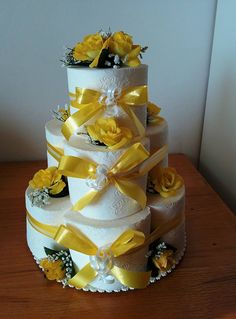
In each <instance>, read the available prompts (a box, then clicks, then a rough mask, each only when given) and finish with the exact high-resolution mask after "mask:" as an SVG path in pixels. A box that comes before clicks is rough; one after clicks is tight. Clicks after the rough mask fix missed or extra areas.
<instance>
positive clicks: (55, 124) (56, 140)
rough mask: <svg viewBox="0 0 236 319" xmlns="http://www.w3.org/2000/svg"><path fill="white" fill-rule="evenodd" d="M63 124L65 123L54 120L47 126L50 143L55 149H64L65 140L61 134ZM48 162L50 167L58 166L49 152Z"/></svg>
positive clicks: (46, 132) (46, 131)
mask: <svg viewBox="0 0 236 319" xmlns="http://www.w3.org/2000/svg"><path fill="white" fill-rule="evenodd" d="M62 124H63V122H61V121H59V120H57V119H53V120H51V121H49V122H47V123H46V125H45V134H46V140H47V142H48V143H50V144H51V145H52V146H54V147H59V148H61V149H64V142H65V138H64V136H63V135H62V133H61V126H62ZM47 162H48V167H50V166H58V162H57V160H56V159H55V158H54V157H53V156H52V155H51V154H49V152H47Z"/></svg>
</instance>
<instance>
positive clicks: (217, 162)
mask: <svg viewBox="0 0 236 319" xmlns="http://www.w3.org/2000/svg"><path fill="white" fill-rule="evenodd" d="M213 75H214V70H213ZM210 81H211V80H210ZM235 83H236V81H235V76H234V74H233V71H232V68H231V65H230V63H229V64H228V65H227V64H225V65H224V70H223V71H222V70H221V73H220V78H218V79H217V77H216V82H214V80H213V81H212V83H210V86H209V97H208V101H207V106H206V116H205V123H204V132H203V140H202V149H201V159H200V166H199V170H200V172H201V173H202V174H203V175H204V177H205V178H206V179H207V181H208V182H209V183H210V184H211V186H212V187H213V188H214V189H215V191H216V192H218V193H219V195H220V196H221V197H222V198H223V200H224V201H225V202H226V203H227V205H228V206H229V207H230V208H231V210H232V211H233V212H234V213H235V214H236V170H235V168H234V167H235V161H236V147H235V145H236V144H235V134H236V127H235V115H236V111H235V97H236V95H235Z"/></svg>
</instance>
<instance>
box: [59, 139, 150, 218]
mask: <svg viewBox="0 0 236 319" xmlns="http://www.w3.org/2000/svg"><path fill="white" fill-rule="evenodd" d="M132 151H134V152H132ZM148 151H149V139H148V138H143V139H142V140H141V142H140V143H136V144H133V145H132V146H130V147H125V148H121V149H119V150H116V151H112V152H111V151H109V150H108V149H107V148H106V147H103V146H96V145H91V144H89V143H87V142H86V140H84V141H83V140H81V139H80V138H78V137H77V136H73V137H72V138H71V139H70V141H69V142H66V143H65V148H64V154H65V156H64V157H63V161H62V162H61V163H60V165H59V169H61V170H62V174H65V175H66V176H67V177H68V185H69V194H70V199H71V202H72V204H73V207H74V208H73V209H74V210H76V211H80V213H81V214H82V215H83V216H85V217H87V218H92V219H98V220H114V219H119V218H122V217H127V216H129V215H132V214H134V213H136V212H137V211H139V210H140V209H142V208H143V207H145V205H146V202H145V200H144V198H146V187H147V174H144V175H142V176H138V177H137V176H135V177H134V175H133V174H134V173H133V169H132V165H133V164H131V165H130V164H129V165H128V166H127V165H126V164H127V157H126V155H127V153H129V161H131V162H132V161H133V163H136V162H138V161H139V157H140V156H145V157H146V158H147V153H148ZM130 155H131V156H130ZM124 157H125V158H124ZM130 157H131V159H130ZM65 162H66V164H65ZM122 165H126V172H127V171H128V173H124V171H122V170H121V171H120V172H119V169H120V168H121V167H122ZM72 166H73V167H72ZM135 166H136V167H135V168H134V170H135V169H136V168H137V167H138V165H136V164H135ZM94 167H96V169H95V175H96V176H95V178H91V170H92V169H94ZM114 167H115V168H114ZM112 168H113V170H112ZM130 168H131V169H130ZM78 171H79V174H78V173H77V172H78ZM111 171H112V172H111ZM114 171H115V173H114ZM111 173H114V174H113V175H112V174H111ZM82 175H83V176H82ZM78 176H79V177H78ZM104 184H105V185H104ZM132 193H133V194H132Z"/></svg>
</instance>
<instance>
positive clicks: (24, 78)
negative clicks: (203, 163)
mask: <svg viewBox="0 0 236 319" xmlns="http://www.w3.org/2000/svg"><path fill="white" fill-rule="evenodd" d="M215 5H216V1H215V0H208V1H205V0H200V1H196V0H178V1H177V0H165V1H164V0H147V1H143V0H137V1H134V0H133V1H131V0H130V1H126V0H120V1H113V0H100V1H95V0H86V1H82V0H80V1H79V0H68V1H62V0H50V1H48V0H40V1H37V0H21V1H17V0H1V1H0V39H1V43H0V64H1V72H0V119H1V125H0V136H1V138H2V140H3V142H2V145H1V157H0V159H1V160H25V159H41V158H45V149H46V148H45V137H44V124H45V122H46V121H47V120H48V119H49V118H50V114H49V110H50V109H51V108H53V107H54V106H56V105H57V104H64V103H65V102H67V101H68V99H67V83H66V72H65V69H63V68H61V67H60V62H59V59H60V57H61V56H62V54H63V45H67V46H72V45H73V44H74V43H75V42H76V41H78V40H79V39H81V38H82V37H83V35H85V34H87V33H92V32H96V31H97V30H99V29H100V28H104V29H106V28H108V27H109V26H110V27H111V29H112V30H113V31H116V30H121V29H123V30H125V31H127V32H129V33H131V34H133V36H134V39H135V41H137V42H138V43H141V44H143V45H148V46H149V50H148V51H147V53H146V54H145V56H144V62H145V63H148V64H149V66H150V69H149V79H150V80H149V85H150V96H151V99H152V100H153V101H155V102H157V103H159V104H160V105H161V106H162V107H163V110H162V114H163V115H164V116H165V117H166V119H167V120H168V122H169V127H170V151H171V152H183V153H186V154H187V155H189V156H190V157H191V158H192V159H193V160H194V161H195V162H196V161H197V159H198V154H199V146H200V137H201V129H202V119H203V110H204V105H205V94H206V86H207V81H208V69H209V61H210V60H209V59H210V53H211V40H212V32H213V27H214V15H215Z"/></svg>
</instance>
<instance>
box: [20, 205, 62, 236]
mask: <svg viewBox="0 0 236 319" xmlns="http://www.w3.org/2000/svg"><path fill="white" fill-rule="evenodd" d="M26 216H27V220H28V222H29V223H30V225H31V226H32V227H33V228H34V229H35V230H36V231H38V232H39V233H41V234H43V235H45V236H47V237H50V238H54V235H55V234H56V232H57V230H58V226H52V225H48V224H43V223H40V222H39V221H37V220H36V219H35V218H34V217H33V216H31V215H30V213H29V212H28V211H26Z"/></svg>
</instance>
